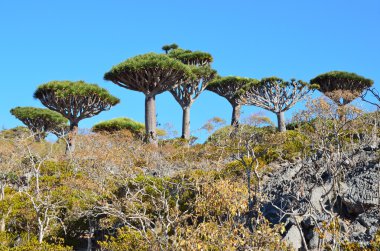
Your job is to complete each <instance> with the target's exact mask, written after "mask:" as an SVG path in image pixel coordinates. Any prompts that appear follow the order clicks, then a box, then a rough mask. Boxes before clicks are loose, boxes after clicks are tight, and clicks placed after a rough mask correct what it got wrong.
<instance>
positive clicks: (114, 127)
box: [92, 118, 166, 137]
mask: <svg viewBox="0 0 380 251" xmlns="http://www.w3.org/2000/svg"><path fill="white" fill-rule="evenodd" d="M92 130H93V131H94V132H110V133H112V132H117V131H122V130H128V131H130V132H131V133H132V134H133V135H135V136H137V137H142V136H143V135H144V134H145V125H144V124H143V123H140V122H137V121H134V120H132V119H130V118H116V119H111V120H107V121H103V122H99V123H97V124H95V125H94V126H93V127H92ZM157 135H158V136H165V135H166V132H165V131H164V130H162V129H158V130H157Z"/></svg>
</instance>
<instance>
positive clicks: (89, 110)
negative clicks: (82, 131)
mask: <svg viewBox="0 0 380 251" xmlns="http://www.w3.org/2000/svg"><path fill="white" fill-rule="evenodd" d="M34 98H36V99H39V100H40V101H41V103H42V104H43V105H44V106H46V107H47V108H49V109H51V110H53V111H56V112H59V113H60V114H62V115H63V117H65V118H67V119H68V120H69V122H70V133H69V134H70V135H69V140H68V149H67V150H74V142H73V139H74V137H73V136H75V135H76V134H77V132H78V124H79V122H80V121H81V120H82V119H85V118H90V117H93V116H95V115H98V114H99V113H101V112H102V111H107V110H109V109H110V108H111V107H112V106H114V105H117V104H118V103H119V102H120V100H119V99H118V98H116V97H114V96H112V95H111V94H110V93H109V92H108V91H107V90H106V89H104V88H101V87H99V86H98V85H96V84H88V83H85V82H83V81H77V82H71V81H52V82H49V83H46V84H43V85H40V86H39V87H38V88H37V90H36V91H35V93H34Z"/></svg>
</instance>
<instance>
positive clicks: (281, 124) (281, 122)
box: [276, 112, 286, 132]
mask: <svg viewBox="0 0 380 251" xmlns="http://www.w3.org/2000/svg"><path fill="white" fill-rule="evenodd" d="M276 114H277V122H278V131H279V132H286V125H285V113H284V112H278V113H276Z"/></svg>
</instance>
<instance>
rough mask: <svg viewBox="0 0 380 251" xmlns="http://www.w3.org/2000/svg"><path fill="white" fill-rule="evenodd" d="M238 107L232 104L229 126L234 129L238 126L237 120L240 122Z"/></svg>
mask: <svg viewBox="0 0 380 251" xmlns="http://www.w3.org/2000/svg"><path fill="white" fill-rule="evenodd" d="M240 108H241V106H240V105H237V104H232V119H231V125H232V126H234V127H238V126H239V120H240Z"/></svg>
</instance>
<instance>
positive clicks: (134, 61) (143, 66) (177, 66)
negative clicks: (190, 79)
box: [104, 53, 192, 81]
mask: <svg viewBox="0 0 380 251" xmlns="http://www.w3.org/2000/svg"><path fill="white" fill-rule="evenodd" d="M147 69H156V70H160V71H171V70H175V71H180V72H182V73H184V75H186V76H192V73H191V70H190V68H189V67H188V66H186V65H185V64H183V63H181V62H180V61H178V60H176V59H173V58H170V57H168V56H166V55H162V54H156V53H147V54H143V55H138V56H135V57H132V58H129V59H127V60H126V61H124V62H122V63H120V64H118V65H115V66H113V67H112V69H111V70H110V71H109V72H107V73H106V74H105V75H104V79H105V80H110V81H114V80H116V79H117V78H118V76H119V75H120V74H128V73H136V72H140V71H144V70H147ZM147 77H149V76H147Z"/></svg>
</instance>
